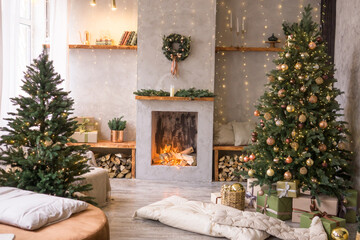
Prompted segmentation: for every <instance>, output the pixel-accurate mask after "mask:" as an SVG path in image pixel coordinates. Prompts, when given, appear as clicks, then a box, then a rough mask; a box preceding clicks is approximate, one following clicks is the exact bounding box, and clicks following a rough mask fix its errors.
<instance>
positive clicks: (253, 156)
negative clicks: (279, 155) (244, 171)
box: [250, 153, 256, 161]
mask: <svg viewBox="0 0 360 240" xmlns="http://www.w3.org/2000/svg"><path fill="white" fill-rule="evenodd" d="M255 158H256V157H255V155H254V154H253V153H252V154H251V155H250V160H251V161H254V160H255Z"/></svg>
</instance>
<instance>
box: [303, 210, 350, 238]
mask: <svg viewBox="0 0 360 240" xmlns="http://www.w3.org/2000/svg"><path fill="white" fill-rule="evenodd" d="M315 216H319V217H320V218H321V222H322V224H323V226H324V229H325V231H326V233H327V235H328V237H329V239H330V237H331V236H330V235H331V231H332V230H333V229H334V228H336V227H345V224H346V221H345V219H342V218H338V217H334V216H331V215H330V216H329V215H327V214H326V213H325V212H323V213H322V212H319V211H317V212H311V213H303V214H301V217H300V227H301V228H309V227H310V225H311V222H312V219H313V218H314V217H315Z"/></svg>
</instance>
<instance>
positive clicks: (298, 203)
mask: <svg viewBox="0 0 360 240" xmlns="http://www.w3.org/2000/svg"><path fill="white" fill-rule="evenodd" d="M319 200H320V205H318V203H317V201H316V199H312V197H311V196H310V195H303V194H301V195H300V196H299V197H298V198H293V199H292V201H293V203H292V207H293V212H292V221H293V222H300V216H301V214H302V213H307V212H311V211H312V210H314V209H318V210H319V211H321V212H327V213H328V214H331V215H336V214H337V205H338V199H337V198H335V197H329V196H325V195H321V196H319ZM312 205H313V206H314V208H313V209H311V206H312Z"/></svg>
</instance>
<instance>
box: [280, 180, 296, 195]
mask: <svg viewBox="0 0 360 240" xmlns="http://www.w3.org/2000/svg"><path fill="white" fill-rule="evenodd" d="M276 191H277V194H278V196H279V198H282V197H291V198H296V197H298V196H299V194H300V189H299V180H293V181H278V182H277V183H276Z"/></svg>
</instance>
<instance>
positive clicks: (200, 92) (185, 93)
mask: <svg viewBox="0 0 360 240" xmlns="http://www.w3.org/2000/svg"><path fill="white" fill-rule="evenodd" d="M134 94H135V95H137V96H148V97H150V96H158V97H160V96H170V93H169V92H167V91H163V90H154V89H141V90H138V91H136V92H134ZM175 97H190V98H191V99H194V98H201V97H215V94H214V93H212V92H210V91H209V90H207V89H195V88H189V89H187V90H185V89H180V90H178V91H176V93H175Z"/></svg>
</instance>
